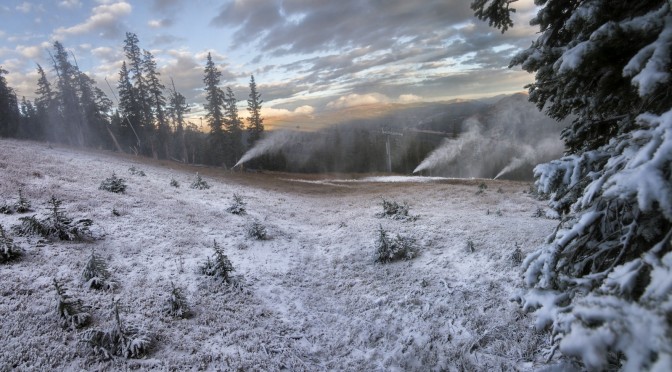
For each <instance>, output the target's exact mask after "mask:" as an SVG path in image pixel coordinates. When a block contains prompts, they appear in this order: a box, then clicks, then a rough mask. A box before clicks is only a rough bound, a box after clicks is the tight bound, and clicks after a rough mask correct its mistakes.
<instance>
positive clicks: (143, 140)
mask: <svg viewBox="0 0 672 372" xmlns="http://www.w3.org/2000/svg"><path fill="white" fill-rule="evenodd" d="M123 50H124V55H125V60H124V61H123V63H122V66H121V69H120V71H119V78H118V80H117V84H116V88H117V91H118V93H119V96H118V97H116V96H115V97H114V98H115V99H116V100H117V105H116V107H115V106H114V104H113V102H112V101H111V100H110V99H109V98H108V97H107V95H106V94H105V93H104V92H103V91H102V90H101V89H100V88H98V87H97V86H96V84H95V81H94V80H93V79H92V78H91V77H89V76H88V75H87V74H86V73H84V72H82V71H81V70H80V69H79V66H78V64H77V59H76V56H75V55H74V54H72V53H68V51H66V49H65V47H64V46H63V44H61V43H60V42H59V41H56V42H54V44H53V53H52V52H51V51H50V52H49V56H50V58H51V61H52V66H51V67H52V68H53V71H54V72H55V75H56V79H55V80H52V81H50V80H49V79H48V78H47V73H46V72H45V69H44V68H43V67H42V66H41V65H39V64H37V72H38V81H37V89H36V91H35V95H36V98H35V99H34V100H33V101H30V100H28V99H26V98H25V97H22V98H21V100H19V99H18V97H17V94H16V92H15V90H14V89H13V88H11V87H10V86H9V85H8V83H7V80H6V78H5V76H4V75H6V74H7V73H8V71H6V70H4V69H2V67H0V137H14V138H22V139H30V140H38V141H49V142H56V143H62V144H66V145H70V146H77V147H94V148H103V149H108V150H114V151H119V152H131V153H134V154H136V155H144V156H151V157H153V158H156V159H171V160H176V161H180V162H187V163H200V164H210V165H217V166H225V167H231V166H233V165H234V164H235V163H236V162H237V160H238V159H240V157H241V156H242V154H243V153H244V152H245V151H246V149H247V148H249V147H251V146H252V145H254V143H255V142H256V141H258V140H259V139H260V138H261V136H262V134H263V132H264V124H263V122H264V119H263V117H262V116H261V108H262V104H263V100H262V99H261V94H260V93H259V91H258V90H257V84H256V82H255V80H254V76H251V78H250V82H249V88H250V94H249V98H248V100H247V111H248V117H247V118H242V117H241V116H240V114H239V112H238V99H237V98H236V97H235V95H234V93H233V90H232V89H231V88H230V87H226V88H225V89H223V88H222V87H221V83H222V81H221V76H222V74H221V72H220V71H219V70H218V69H217V67H216V65H215V64H214V62H213V61H212V57H211V55H210V53H208V57H207V61H206V65H205V68H204V78H203V83H204V90H205V92H206V102H205V104H204V105H203V106H204V108H205V113H206V114H205V119H206V123H207V125H208V127H209V131H208V132H207V133H203V132H201V131H200V130H199V128H198V127H197V126H196V125H195V124H194V123H191V122H189V121H187V119H186V116H187V114H188V113H189V112H190V107H189V105H188V104H187V102H186V99H185V97H184V95H182V94H181V93H180V92H178V91H177V90H176V88H175V84H174V82H173V80H172V78H171V79H170V85H169V86H168V88H166V86H165V85H164V83H163V82H162V79H161V74H160V72H159V71H158V66H157V63H156V59H155V57H154V56H153V55H152V53H151V52H149V51H148V50H144V49H142V48H140V41H139V39H138V36H137V35H136V34H134V33H130V32H128V33H126V38H125V39H124V46H123ZM112 94H113V95H114V93H112ZM245 121H246V122H247V123H246V124H245Z"/></svg>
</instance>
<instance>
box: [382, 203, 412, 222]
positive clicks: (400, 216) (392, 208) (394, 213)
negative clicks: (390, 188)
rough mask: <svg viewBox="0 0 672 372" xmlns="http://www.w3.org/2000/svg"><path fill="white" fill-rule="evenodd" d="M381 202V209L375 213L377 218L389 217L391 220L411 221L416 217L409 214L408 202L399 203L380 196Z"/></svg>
mask: <svg viewBox="0 0 672 372" xmlns="http://www.w3.org/2000/svg"><path fill="white" fill-rule="evenodd" d="M382 200H383V202H382V205H383V211H382V212H380V213H378V214H376V217H378V218H383V217H387V218H391V219H393V220H402V221H412V220H415V219H416V218H417V217H415V216H411V215H409V214H408V212H409V210H410V207H409V206H408V204H406V203H404V204H399V203H397V202H396V201H391V200H387V199H385V198H382Z"/></svg>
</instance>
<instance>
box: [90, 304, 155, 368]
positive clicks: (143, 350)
mask: <svg viewBox="0 0 672 372" xmlns="http://www.w3.org/2000/svg"><path fill="white" fill-rule="evenodd" d="M113 312H114V320H115V323H114V325H112V326H111V327H110V328H108V329H91V330H88V331H86V332H84V333H83V334H82V337H81V338H80V340H79V342H81V343H83V344H86V345H88V346H89V347H90V348H91V351H92V353H93V354H94V355H95V356H97V357H99V358H101V359H103V360H109V359H112V357H114V356H120V357H124V358H142V357H144V356H145V355H146V354H147V353H148V352H149V350H150V348H151V346H152V337H151V336H150V335H149V334H148V333H147V332H144V331H142V330H141V329H139V328H137V327H134V326H127V325H125V324H123V323H122V321H121V317H120V316H119V303H118V301H115V302H114V303H113Z"/></svg>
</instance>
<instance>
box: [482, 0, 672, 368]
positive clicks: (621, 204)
mask: <svg viewBox="0 0 672 372" xmlns="http://www.w3.org/2000/svg"><path fill="white" fill-rule="evenodd" d="M510 3H512V1H510V0H475V1H474V2H473V3H472V8H473V9H474V10H475V11H476V15H477V16H478V17H479V18H481V19H486V20H489V21H490V24H491V25H494V26H496V27H498V28H501V29H502V31H504V30H506V29H507V28H508V27H509V26H512V22H511V19H510V17H509V15H510V12H511V11H512V9H510V8H509V5H510ZM536 4H537V5H538V6H539V10H538V13H537V16H536V17H535V18H534V19H533V20H532V22H531V24H533V25H538V26H539V27H540V31H541V33H540V36H539V37H538V38H537V40H536V41H534V42H533V44H532V46H531V47H530V48H529V49H527V50H524V51H522V52H520V53H519V54H518V55H517V56H516V57H514V59H513V60H512V62H511V66H515V65H520V66H522V67H523V69H525V70H527V71H529V72H536V79H535V82H534V83H533V84H531V85H529V92H530V100H531V101H532V102H535V103H536V104H537V106H538V107H539V108H540V109H542V108H543V109H545V110H546V112H547V113H548V115H550V116H551V117H553V118H556V119H563V118H565V117H568V116H570V115H571V116H572V117H574V118H575V119H574V121H573V123H572V125H570V126H569V127H568V128H567V129H566V130H565V131H564V132H563V134H562V136H563V139H564V141H565V144H566V146H567V154H566V156H564V157H563V158H561V159H559V160H555V161H551V162H550V163H547V164H542V165H539V166H537V167H536V168H535V177H536V179H537V182H536V185H537V187H538V188H539V191H541V192H544V193H549V194H551V201H550V206H551V207H552V208H554V209H555V210H556V211H558V212H559V213H561V214H562V221H561V223H560V225H559V226H558V229H557V230H556V232H555V233H553V234H552V235H551V236H550V237H549V239H548V241H547V242H546V243H545V244H544V245H542V246H541V247H539V248H538V249H537V250H536V251H534V252H533V253H532V254H530V255H529V256H528V257H527V258H526V259H525V261H524V262H523V268H524V279H525V284H526V285H527V286H528V288H529V289H528V290H526V291H525V292H524V293H522V294H521V296H520V301H521V302H522V304H523V306H524V308H525V309H527V310H536V314H537V325H538V326H539V327H546V326H548V325H552V330H553V335H554V341H555V342H554V345H555V346H554V347H555V348H559V350H560V351H561V352H562V353H563V354H564V355H566V356H570V357H574V358H576V360H580V361H582V362H583V363H584V364H585V366H587V367H588V368H590V369H596V370H598V369H606V368H609V366H617V367H618V368H622V369H624V370H627V371H638V370H643V369H649V370H661V371H663V370H666V371H669V370H672V318H671V317H670V315H669V314H670V313H672V249H671V246H672V99H671V98H670V97H672V84H670V79H671V78H672V73H671V67H672V12H671V10H670V7H671V6H672V3H670V1H667V0H643V1H637V2H630V1H625V0H614V1H604V0H586V1H579V2H569V1H564V0H542V1H537V2H536ZM554 350H555V349H554Z"/></svg>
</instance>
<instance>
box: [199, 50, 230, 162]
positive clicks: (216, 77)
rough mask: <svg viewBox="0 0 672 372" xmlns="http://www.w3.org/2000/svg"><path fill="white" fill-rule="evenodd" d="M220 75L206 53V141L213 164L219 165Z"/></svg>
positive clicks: (221, 142) (221, 131)
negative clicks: (208, 128) (207, 130)
mask: <svg viewBox="0 0 672 372" xmlns="http://www.w3.org/2000/svg"><path fill="white" fill-rule="evenodd" d="M221 77H222V73H221V72H220V71H219V70H218V69H217V67H216V66H215V63H214V62H213V61H212V56H211V55H210V53H208V59H207V62H206V65H205V76H204V77H203V83H204V84H205V105H203V108H204V109H205V120H206V121H207V123H208V126H209V127H210V134H209V136H208V141H209V143H210V152H211V154H212V156H213V158H214V162H215V164H218V165H219V164H221V163H222V162H223V161H224V151H225V147H226V145H225V141H226V139H225V136H224V112H223V111H222V108H223V107H224V92H222V89H221V88H220V87H219V83H220V80H221Z"/></svg>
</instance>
